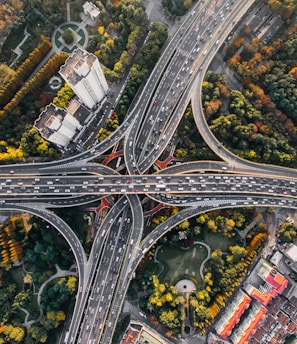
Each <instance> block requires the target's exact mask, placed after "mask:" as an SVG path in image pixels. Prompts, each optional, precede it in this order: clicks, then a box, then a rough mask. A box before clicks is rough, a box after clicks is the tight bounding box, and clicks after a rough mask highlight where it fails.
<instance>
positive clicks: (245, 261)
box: [135, 207, 267, 336]
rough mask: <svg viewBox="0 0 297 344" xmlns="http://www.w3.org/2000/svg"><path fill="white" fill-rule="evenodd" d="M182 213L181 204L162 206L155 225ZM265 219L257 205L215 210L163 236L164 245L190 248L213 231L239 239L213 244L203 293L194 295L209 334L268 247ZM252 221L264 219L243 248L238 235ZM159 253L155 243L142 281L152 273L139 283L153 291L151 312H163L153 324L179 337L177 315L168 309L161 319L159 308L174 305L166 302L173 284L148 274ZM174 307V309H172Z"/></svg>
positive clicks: (193, 314)
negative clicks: (248, 272) (248, 270)
mask: <svg viewBox="0 0 297 344" xmlns="http://www.w3.org/2000/svg"><path fill="white" fill-rule="evenodd" d="M177 212H178V209H176V208H175V207H173V208H168V209H162V211H161V212H160V213H159V214H158V215H156V216H155V217H154V218H153V219H152V223H153V224H154V225H158V224H160V223H162V222H164V221H166V219H167V218H168V217H169V216H172V215H175V214H176V213H177ZM261 217H262V215H261V214H260V213H257V212H255V211H254V210H253V209H252V208H245V209H227V210H226V209H225V210H214V211H211V212H208V213H203V214H200V215H198V216H197V217H193V218H191V219H189V220H187V221H183V222H181V223H180V224H179V225H177V226H176V227H175V228H174V229H172V230H171V231H170V232H168V233H166V234H165V235H163V236H162V238H161V239H160V244H163V245H172V246H181V247H183V248H184V249H185V248H187V247H190V246H189V245H193V244H194V243H195V241H197V240H198V241H200V240H205V239H206V237H207V236H208V233H218V234H216V235H222V234H223V235H224V236H226V237H228V238H230V239H228V240H230V243H231V242H232V243H233V244H228V246H227V247H228V248H227V247H226V249H224V250H222V249H219V248H212V251H211V255H210V259H209V260H208V261H207V263H206V266H205V268H204V271H203V273H204V282H203V284H201V283H198V282H197V281H195V280H193V282H194V283H195V284H196V286H197V291H195V292H194V293H192V294H191V296H190V298H189V316H190V320H191V323H192V325H193V327H194V328H195V329H196V330H197V331H198V332H199V333H200V334H204V333H205V331H206V329H207V327H208V326H209V325H210V324H212V322H213V321H214V319H215V317H216V316H217V314H218V313H219V312H220V310H221V309H222V307H224V306H225V304H226V302H227V300H228V298H229V297H230V296H231V295H232V293H233V291H234V289H235V288H236V287H237V286H239V285H240V283H241V280H242V277H243V276H245V275H246V272H247V268H248V266H249V265H250V264H251V263H252V262H253V260H254V259H255V258H256V257H257V255H258V254H259V252H260V251H261V249H262V248H263V247H264V245H265V242H266V240H267V228H266V226H265V224H264V223H262V222H261V221H260V220H261ZM251 219H253V220H254V221H255V222H259V224H257V225H256V226H255V227H254V228H253V229H251V230H250V231H249V233H248V235H247V236H246V246H243V241H242V239H241V238H240V236H239V235H238V233H239V232H240V231H241V230H244V229H245V228H246V226H247V225H248V224H249V222H250V221H251ZM181 231H182V232H183V233H184V235H183V236H182V238H181V237H180V236H179V234H180V232H181ZM219 233H220V234H219ZM212 235H213V234H212ZM154 252H155V247H154V246H153V249H152V250H151V251H149V252H148V253H147V254H146V259H145V260H144V261H145V264H144V266H143V267H142V270H141V271H142V272H141V274H139V275H138V274H137V276H139V278H140V279H141V276H142V274H143V273H145V274H146V275H147V276H146V278H145V279H144V278H143V279H141V281H137V283H138V284H139V283H140V282H141V283H140V284H141V285H140V284H139V288H140V289H141V290H147V291H149V292H150V297H149V301H148V304H147V310H148V311H150V312H154V314H157V316H156V317H155V318H153V317H152V318H150V317H149V319H150V321H152V322H153V324H154V326H157V325H158V323H161V324H163V325H164V326H166V327H168V328H169V329H170V330H173V335H174V336H177V333H178V332H177V328H175V330H174V324H175V322H173V321H171V320H170V319H173V313H170V314H167V313H165V314H164V315H163V317H160V314H161V310H160V309H158V308H157V309H156V307H159V306H160V307H163V306H164V305H167V306H168V303H166V302H168V300H171V295H168V291H169V290H170V288H171V287H170V286H169V285H168V284H166V283H165V284H164V283H162V282H161V281H159V280H156V277H154V276H153V277H151V275H150V274H149V273H148V270H150V271H155V269H156V267H155V266H150V268H148V267H149V265H148V262H149V261H150V260H151V259H152V258H153V256H154ZM140 267H141V266H140ZM182 277H183V276H181V278H182ZM135 283H136V282H135ZM151 284H152V287H151ZM142 286H145V288H143V289H142ZM151 289H153V290H151ZM164 302H165V304H164ZM170 311H171V312H172V311H173V310H172V309H170ZM177 316H178V314H177V313H175V317H177ZM177 324H178V329H180V325H181V323H180V322H176V325H177Z"/></svg>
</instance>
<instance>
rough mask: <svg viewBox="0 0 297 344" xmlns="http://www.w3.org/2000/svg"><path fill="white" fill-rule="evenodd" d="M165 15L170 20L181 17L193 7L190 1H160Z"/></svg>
mask: <svg viewBox="0 0 297 344" xmlns="http://www.w3.org/2000/svg"><path fill="white" fill-rule="evenodd" d="M162 5H163V7H164V12H165V15H166V16H167V17H169V18H171V19H175V18H176V17H180V16H183V15H184V14H185V13H186V12H187V10H188V9H189V8H190V7H191V6H192V5H193V1H192V0H162Z"/></svg>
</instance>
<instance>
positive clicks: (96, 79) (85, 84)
mask: <svg viewBox="0 0 297 344" xmlns="http://www.w3.org/2000/svg"><path fill="white" fill-rule="evenodd" d="M59 73H60V75H61V76H62V78H63V79H64V80H65V81H66V82H67V83H68V84H69V86H70V87H71V88H72V90H73V91H74V92H75V93H76V95H77V96H78V98H79V99H80V100H81V101H82V102H83V103H84V104H85V105H86V106H87V107H88V108H89V109H92V108H93V107H95V106H96V105H98V104H100V103H101V101H102V100H103V99H104V98H105V96H106V94H107V93H108V91H109V87H108V84H107V82H106V79H105V76H104V75H103V72H102V70H101V67H100V63H99V61H98V59H97V57H96V56H95V55H93V54H91V53H89V52H87V51H86V50H84V49H82V48H77V49H75V50H74V52H73V53H72V55H71V56H69V57H68V59H67V60H66V62H65V64H64V65H63V66H62V67H61V68H60V70H59Z"/></svg>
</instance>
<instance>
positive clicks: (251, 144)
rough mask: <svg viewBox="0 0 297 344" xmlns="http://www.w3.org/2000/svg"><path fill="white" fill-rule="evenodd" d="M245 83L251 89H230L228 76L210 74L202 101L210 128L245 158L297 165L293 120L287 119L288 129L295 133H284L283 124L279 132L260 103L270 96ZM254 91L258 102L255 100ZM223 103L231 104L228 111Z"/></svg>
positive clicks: (205, 83)
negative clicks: (223, 108)
mask: <svg viewBox="0 0 297 344" xmlns="http://www.w3.org/2000/svg"><path fill="white" fill-rule="evenodd" d="M246 85H247V88H248V89H247V90H246V91H245V92H244V93H242V92H240V91H237V90H233V91H230V90H228V88H227V87H226V79H225V77H223V76H221V75H220V74H215V73H212V72H211V73H209V74H208V75H207V77H206V80H205V81H204V83H203V95H202V102H203V109H204V112H205V115H206V116H207V118H208V123H209V125H210V129H211V130H212V131H213V133H214V134H215V135H216V137H217V138H218V139H219V140H220V141H221V142H223V143H224V144H226V145H227V146H228V148H231V150H233V151H234V152H235V153H236V154H237V155H239V156H240V157H242V158H244V159H248V160H253V161H258V162H264V163H273V164H281V165H284V166H290V167H293V166H296V164H297V155H296V150H295V148H294V146H293V143H294V142H295V136H296V133H295V127H294V125H293V123H292V121H286V124H287V126H286V127H287V128H290V126H292V128H294V129H292V130H291V132H292V136H289V135H285V134H286V133H285V132H284V130H285V128H284V127H283V128H282V132H279V130H278V126H277V124H275V123H274V122H271V120H270V116H269V114H268V113H267V112H266V111H265V109H264V108H263V105H261V106H260V105H259V102H265V101H267V96H266V95H265V94H264V93H263V92H261V91H260V87H259V86H257V85H255V84H254V83H252V82H251V81H250V82H247V83H246ZM255 94H257V96H256V97H257V101H258V102H257V101H255V96H254V95H255ZM223 103H225V104H226V105H228V111H227V112H225V111H223V110H222V109H221V107H222V104H223ZM274 113H276V112H274ZM279 117H280V116H279Z"/></svg>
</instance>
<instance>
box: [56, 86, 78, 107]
mask: <svg viewBox="0 0 297 344" xmlns="http://www.w3.org/2000/svg"><path fill="white" fill-rule="evenodd" d="M74 95H75V93H74V92H73V90H72V88H71V87H70V86H69V85H68V84H67V83H66V84H65V85H64V86H63V87H62V88H60V89H59V91H58V92H57V95H56V96H55V98H54V99H53V104H54V105H55V106H57V107H59V108H64V107H66V106H67V105H68V104H69V102H70V100H71V99H72V98H73V96H74Z"/></svg>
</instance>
